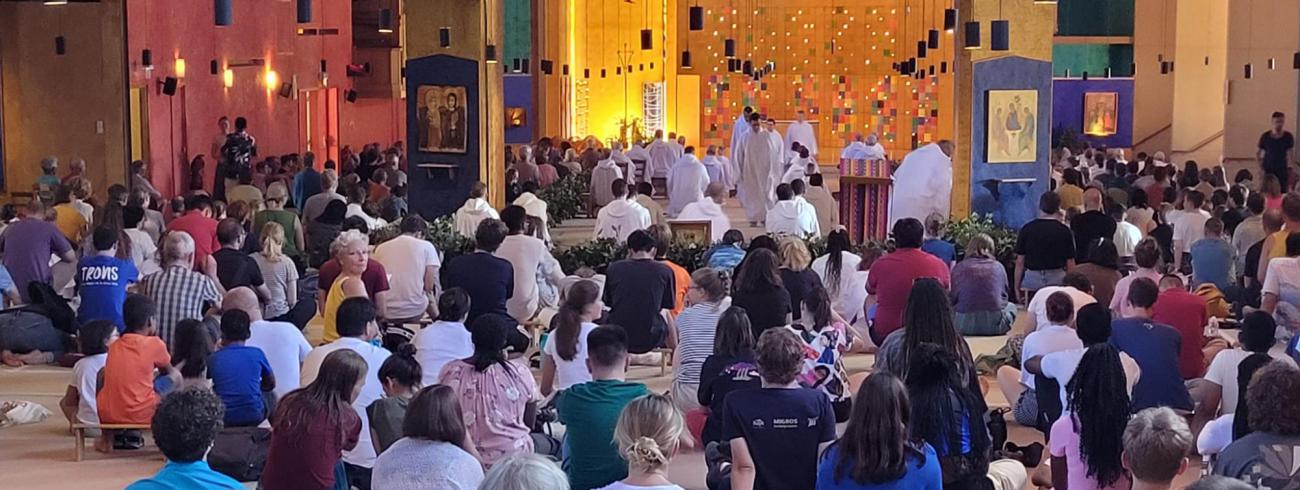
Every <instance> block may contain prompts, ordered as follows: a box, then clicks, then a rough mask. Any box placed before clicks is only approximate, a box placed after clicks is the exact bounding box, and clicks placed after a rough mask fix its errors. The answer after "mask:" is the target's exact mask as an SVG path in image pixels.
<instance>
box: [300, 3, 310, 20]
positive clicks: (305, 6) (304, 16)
mask: <svg viewBox="0 0 1300 490" xmlns="http://www.w3.org/2000/svg"><path fill="white" fill-rule="evenodd" d="M309 22H311V0H298V23H299V24H306V23H309Z"/></svg>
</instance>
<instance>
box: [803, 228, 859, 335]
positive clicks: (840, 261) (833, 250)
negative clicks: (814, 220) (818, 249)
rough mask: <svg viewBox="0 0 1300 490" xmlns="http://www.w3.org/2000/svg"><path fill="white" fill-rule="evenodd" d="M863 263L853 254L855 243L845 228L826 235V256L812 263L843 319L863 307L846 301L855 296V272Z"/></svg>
mask: <svg viewBox="0 0 1300 490" xmlns="http://www.w3.org/2000/svg"><path fill="white" fill-rule="evenodd" d="M861 263H862V257H860V256H858V254H856V253H854V252H853V242H852V240H850V239H849V232H848V230H845V229H843V228H837V229H836V230H835V231H832V232H830V234H828V235H826V255H823V256H821V257H817V259H816V260H813V262H812V270H813V272H816V273H817V275H818V276H820V277H821V280H822V285H823V286H825V287H826V292H827V293H829V294H830V297H831V302H832V303H833V306H834V308H835V312H836V313H839V314H840V316H841V317H845V318H848V317H850V316H852V315H849V314H848V313H849V312H851V311H853V310H854V306H856V307H859V308H860V307H861V306H860V305H852V306H850V305H849V304H847V303H846V300H847V299H848V298H850V297H852V296H853V292H852V291H850V288H851V287H852V286H851V284H852V281H853V272H854V271H856V270H858V266H859V265H861Z"/></svg>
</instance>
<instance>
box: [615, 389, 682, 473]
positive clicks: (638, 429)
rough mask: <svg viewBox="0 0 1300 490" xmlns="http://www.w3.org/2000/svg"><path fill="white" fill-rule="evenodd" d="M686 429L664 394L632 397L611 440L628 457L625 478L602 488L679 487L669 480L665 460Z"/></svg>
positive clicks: (675, 449)
mask: <svg viewBox="0 0 1300 490" xmlns="http://www.w3.org/2000/svg"><path fill="white" fill-rule="evenodd" d="M685 431H686V422H685V420H683V419H682V414H681V412H678V411H677V408H676V407H674V406H673V402H672V401H671V400H669V399H668V398H667V397H665V396H663V395H657V394H653V393H652V394H649V395H645V396H642V397H640V398H637V399H635V400H632V402H631V403H628V404H627V406H626V407H624V408H623V413H622V414H621V415H619V416H618V425H616V426H615V427H614V441H615V442H617V443H618V451H619V453H620V454H622V455H623V459H624V460H627V478H624V479H623V480H621V481H616V482H614V483H611V484H609V485H607V486H605V487H603V488H602V489H601V490H652V489H653V490H681V489H682V487H680V486H677V485H675V484H673V482H671V481H669V480H668V463H669V462H670V461H672V459H673V456H676V455H677V448H678V445H679V444H680V442H681V440H682V435H683V433H684V432H685Z"/></svg>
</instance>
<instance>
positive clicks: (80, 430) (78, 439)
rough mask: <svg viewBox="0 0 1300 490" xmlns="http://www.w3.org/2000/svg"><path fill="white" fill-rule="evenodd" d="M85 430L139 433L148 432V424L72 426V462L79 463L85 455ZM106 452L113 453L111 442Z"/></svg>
mask: <svg viewBox="0 0 1300 490" xmlns="http://www.w3.org/2000/svg"><path fill="white" fill-rule="evenodd" d="M87 429H99V430H101V431H105V430H138V431H141V432H149V431H150V427H149V424H100V425H88V424H72V437H73V438H74V439H75V441H74V444H75V448H74V453H73V461H81V460H82V458H83V457H84V455H85V453H86V430H87ZM108 452H109V453H112V452H113V444H112V442H111V441H110V443H109V444H108Z"/></svg>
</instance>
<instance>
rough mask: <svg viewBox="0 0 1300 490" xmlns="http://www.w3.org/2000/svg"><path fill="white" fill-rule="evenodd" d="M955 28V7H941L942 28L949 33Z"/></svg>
mask: <svg viewBox="0 0 1300 490" xmlns="http://www.w3.org/2000/svg"><path fill="white" fill-rule="evenodd" d="M956 28H957V9H943V30H945V31H948V32H949V33H951V32H952V31H953V30H954V29H956Z"/></svg>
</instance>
